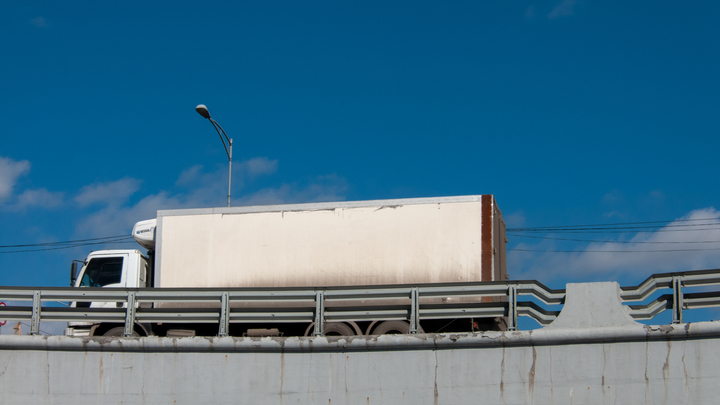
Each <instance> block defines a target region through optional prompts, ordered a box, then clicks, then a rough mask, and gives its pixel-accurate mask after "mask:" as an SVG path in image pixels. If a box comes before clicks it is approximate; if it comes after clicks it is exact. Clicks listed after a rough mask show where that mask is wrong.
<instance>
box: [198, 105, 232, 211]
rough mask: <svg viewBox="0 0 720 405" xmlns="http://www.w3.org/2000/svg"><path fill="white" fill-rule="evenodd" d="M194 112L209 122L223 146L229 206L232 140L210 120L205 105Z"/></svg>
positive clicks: (199, 106) (228, 202) (228, 203)
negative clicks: (226, 169) (226, 165)
mask: <svg viewBox="0 0 720 405" xmlns="http://www.w3.org/2000/svg"><path fill="white" fill-rule="evenodd" d="M195 111H197V112H198V114H200V115H202V116H203V118H207V119H208V120H210V123H211V124H212V125H213V128H215V131H217V133H218V135H219V136H220V140H221V141H222V143H223V146H224V147H225V153H226V154H227V157H228V162H229V167H228V195H227V206H228V207H229V206H230V180H231V178H232V138H229V137H228V136H227V134H226V133H225V130H224V129H222V127H221V126H220V124H218V123H217V121H215V120H214V119H212V118H210V111H208V109H207V107H205V104H200V105H198V106H197V107H195Z"/></svg>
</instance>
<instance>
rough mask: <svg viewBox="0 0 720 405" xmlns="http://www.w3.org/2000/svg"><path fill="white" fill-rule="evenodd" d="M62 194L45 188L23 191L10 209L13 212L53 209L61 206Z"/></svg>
mask: <svg viewBox="0 0 720 405" xmlns="http://www.w3.org/2000/svg"><path fill="white" fill-rule="evenodd" d="M64 196H65V195H64V193H62V192H51V191H48V190H47V189H45V188H40V189H37V190H25V191H23V192H22V193H21V194H20V195H18V197H17V201H16V203H15V204H13V205H12V206H11V207H10V209H11V210H14V211H18V210H22V209H25V208H28V207H32V206H37V207H42V208H55V207H58V206H60V205H62V203H63V200H64Z"/></svg>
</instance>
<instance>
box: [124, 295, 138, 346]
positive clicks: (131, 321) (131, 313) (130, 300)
mask: <svg viewBox="0 0 720 405" xmlns="http://www.w3.org/2000/svg"><path fill="white" fill-rule="evenodd" d="M134 326H135V291H129V292H128V295H127V308H125V330H124V331H123V336H124V337H130V336H132V334H133V328H134Z"/></svg>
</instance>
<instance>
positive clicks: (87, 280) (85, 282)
mask: <svg viewBox="0 0 720 405" xmlns="http://www.w3.org/2000/svg"><path fill="white" fill-rule="evenodd" d="M125 256H127V255H121V256H108V257H93V258H92V259H90V261H89V262H88V264H87V266H85V271H84V272H83V275H82V279H80V284H79V287H125V280H124V275H125V271H124V267H125V262H126V261H127V260H126V257H125Z"/></svg>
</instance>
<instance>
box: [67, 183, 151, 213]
mask: <svg viewBox="0 0 720 405" xmlns="http://www.w3.org/2000/svg"><path fill="white" fill-rule="evenodd" d="M139 188H140V180H137V179H133V178H129V177H125V178H122V179H120V180H116V181H111V182H107V183H98V184H92V185H89V186H85V187H83V188H82V189H81V190H80V193H79V194H78V195H77V196H76V197H75V201H76V202H77V203H78V204H80V205H81V206H83V207H84V206H87V205H90V204H95V203H105V204H108V205H118V204H122V203H123V202H125V201H126V200H127V199H128V198H129V197H130V196H131V195H133V194H135V192H136V191H138V189H139Z"/></svg>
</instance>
